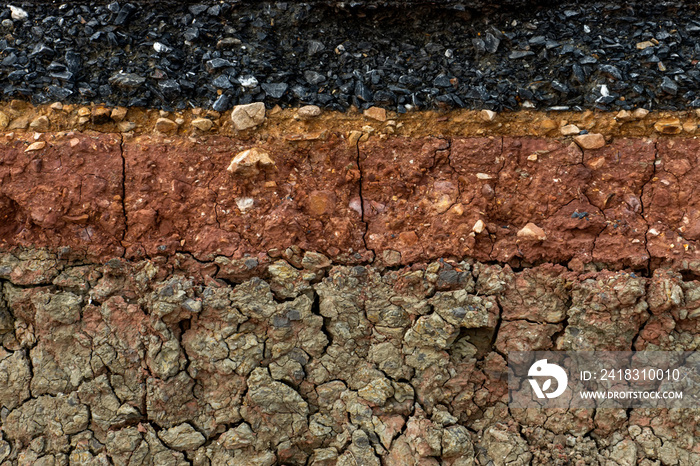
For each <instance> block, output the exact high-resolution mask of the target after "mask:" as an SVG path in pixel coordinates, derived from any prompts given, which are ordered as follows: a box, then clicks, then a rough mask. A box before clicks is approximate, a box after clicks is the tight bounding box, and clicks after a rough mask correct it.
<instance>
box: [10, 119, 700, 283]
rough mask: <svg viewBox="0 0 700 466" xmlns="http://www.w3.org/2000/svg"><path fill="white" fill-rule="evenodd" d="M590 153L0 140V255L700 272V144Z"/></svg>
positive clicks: (627, 141)
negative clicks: (440, 261)
mask: <svg viewBox="0 0 700 466" xmlns="http://www.w3.org/2000/svg"><path fill="white" fill-rule="evenodd" d="M583 141H584V143H585V144H588V143H595V144H598V143H600V144H601V146H600V147H598V146H596V147H598V148H591V149H581V147H580V146H579V145H577V144H576V143H574V142H572V141H571V140H567V139H551V138H531V137H474V138H457V137H453V138H438V137H424V138H405V137H385V138H379V137H368V138H364V137H360V138H358V139H350V138H349V137H348V136H347V135H345V134H339V133H329V134H327V135H326V136H324V137H323V138H319V139H316V140H305V141H296V142H290V141H287V140H284V139H276V138H273V137H268V138H267V139H262V138H261V139H258V140H254V141H251V140H239V139H234V138H230V137H225V136H209V137H201V138H197V137H168V136H163V135H142V136H131V135H122V134H109V133H107V134H101V133H79V132H73V133H47V134H43V135H38V137H36V136H35V135H32V134H23V135H19V134H17V135H14V136H12V137H7V136H6V137H4V138H0V180H1V181H2V183H1V184H0V212H2V219H0V220H1V221H0V248H2V249H3V250H8V249H11V248H13V247H17V246H21V247H49V248H54V249H56V248H67V249H66V251H72V254H75V255H84V256H86V257H91V258H97V259H99V260H106V259H108V258H112V257H125V258H134V259H138V258H145V257H153V256H158V255H169V254H173V253H175V252H187V253H190V254H192V255H194V256H195V257H197V258H198V259H200V260H211V259H212V258H214V257H216V256H227V257H231V258H242V257H245V256H249V257H257V256H261V255H262V256H265V255H270V256H274V254H278V253H279V251H281V250H285V249H286V248H288V247H292V246H296V247H300V248H301V249H303V250H311V251H319V252H322V253H324V254H326V255H328V256H329V257H330V258H331V259H332V260H333V261H335V262H337V263H347V264H353V263H372V262H376V263H383V264H385V265H389V266H393V265H400V264H410V263H414V262H417V261H429V260H432V259H436V258H439V257H452V258H457V259H460V258H474V259H476V260H480V261H485V262H488V261H497V262H499V263H504V264H510V265H512V266H514V267H521V266H527V265H528V264H537V263H544V262H554V263H560V264H569V265H570V266H571V267H574V268H575V269H582V268H583V267H584V266H585V265H586V264H589V263H599V264H605V265H606V266H609V267H611V268H630V269H633V270H645V271H650V270H653V269H655V268H656V267H658V266H661V265H672V266H674V267H676V268H678V269H680V270H687V271H690V272H693V273H694V272H695V271H697V270H700V244H698V240H699V239H700V205H698V200H697V199H698V197H697V195H696V193H695V190H696V186H697V185H698V183H697V179H696V178H697V173H698V171H697V166H698V163H699V161H698V154H699V153H700V141H698V140H696V139H692V138H678V137H676V138H668V139H648V138H615V139H613V140H612V141H610V142H607V143H606V142H605V141H604V140H603V141H601V140H598V139H596V138H595V137H593V138H592V139H584V140H583ZM275 251H277V252H275Z"/></svg>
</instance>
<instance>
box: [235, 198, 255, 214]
mask: <svg viewBox="0 0 700 466" xmlns="http://www.w3.org/2000/svg"><path fill="white" fill-rule="evenodd" d="M254 204H255V200H254V199H253V198H252V197H239V198H237V199H236V205H237V206H238V210H240V211H241V212H242V213H245V211H246V210H248V209H251V208H252V207H253V205H254Z"/></svg>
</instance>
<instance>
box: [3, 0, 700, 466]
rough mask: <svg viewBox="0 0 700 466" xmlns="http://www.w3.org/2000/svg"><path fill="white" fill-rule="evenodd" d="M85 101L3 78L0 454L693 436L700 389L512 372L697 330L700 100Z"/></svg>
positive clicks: (642, 450) (374, 448) (695, 339)
mask: <svg viewBox="0 0 700 466" xmlns="http://www.w3.org/2000/svg"><path fill="white" fill-rule="evenodd" d="M511 3H512V2H509V3H508V4H511ZM110 5H112V7H110V8H111V9H112V10H114V15H115V16H118V13H119V11H120V9H119V8H121V7H119V5H117V7H114V6H113V5H114V4H110ZM480 5H481V4H480ZM122 6H123V5H122ZM404 7H405V6H404ZM15 8H16V7H15ZM234 10H235V9H234ZM399 10H400V8H399ZM21 11H24V10H21ZM197 11H199V10H197ZM204 11H205V10H201V11H200V13H201V14H203V13H202V12H204ZM25 13H26V12H25ZM32 14H34V13H33V12H32ZM498 14H499V15H500V14H507V13H502V12H501V13H498ZM3 15H4V16H6V17H7V18H10V17H12V18H13V21H14V23H13V24H15V25H14V26H13V27H18V26H17V25H18V24H21V23H22V21H32V19H26V18H25V19H18V17H16V16H17V15H19V16H21V14H20V13H17V12H16V11H15V10H11V11H10V10H9V9H8V10H7V11H6V12H3ZM194 16H196V14H195V15H194ZM7 18H6V19H7ZM52 21H53V20H52ZM3 27H5V25H3ZM261 40H263V39H261ZM0 45H2V44H0ZM19 45H21V44H19ZM15 52H16V50H14V51H12V53H15ZM4 53H5V57H6V56H8V55H7V54H8V52H7V51H5V52H4ZM10 97H13V96H10ZM14 97H16V96H14ZM74 100H75V99H73V100H72V101H70V102H68V101H65V102H61V101H56V102H53V103H50V104H49V103H47V104H45V105H36V106H35V105H33V104H31V103H29V102H28V101H27V99H21V98H8V99H6V101H4V102H2V103H0V131H2V133H1V134H0V465H2V466H9V465H13V466H14V465H43V466H49V465H196V466H218V465H241V466H247V465H260V466H262V465H277V464H279V465H316V466H320V465H343V466H350V465H353V466H355V465H357V466H360V465H363V466H372V465H377V466H379V465H385V466H387V465H396V466H399V465H416V466H418V465H420V466H438V465H445V466H477V465H480V466H487V465H494V466H525V465H561V466H564V465H576V466H584V465H599V466H634V465H641V466H662V465H663V466H667V465H681V466H695V465H700V440H699V439H700V408H699V409H641V408H634V409H598V410H594V409H581V408H578V409H577V408H571V409H556V410H555V409H514V408H509V406H508V386H507V357H508V354H509V352H512V351H531V350H559V351H564V350H610V351H625V350H665V351H697V350H698V347H699V346H700V242H699V241H700V198H699V197H698V195H697V192H696V190H697V188H696V187H697V186H698V181H700V174H699V173H700V171H699V168H700V141H698V139H696V137H695V134H696V130H697V128H698V123H699V122H700V114H696V112H695V111H694V110H692V109H691V108H687V109H681V110H673V111H671V110H668V111H656V110H654V109H652V111H651V112H650V111H649V110H648V109H644V108H642V107H638V108H636V109H630V110H625V109H623V110H620V111H617V110H616V111H614V112H601V111H595V110H593V109H589V110H583V109H582V110H581V111H567V112H557V111H537V110H522V109H521V110H519V111H511V112H493V111H491V110H489V109H483V108H478V107H477V108H472V109H469V110H465V109H455V108H453V109H450V110H446V109H444V108H443V109H432V110H421V111H412V112H408V113H402V112H399V111H398V110H397V109H394V108H388V107H387V106H382V105H380V104H377V105H372V106H368V105H367V106H365V107H367V108H364V109H357V108H351V109H349V110H347V111H345V112H337V111H332V110H330V109H328V108H320V107H316V106H303V105H297V106H288V107H286V108H281V107H280V106H277V105H274V103H271V102H268V101H266V102H267V105H265V104H263V103H251V104H246V103H239V105H235V106H232V107H233V108H231V109H229V108H226V109H220V110H215V109H212V108H209V107H201V108H200V107H196V108H190V109H187V110H184V109H183V110H174V109H169V110H168V109H163V108H161V109H157V108H154V107H150V108H149V107H122V106H115V105H108V104H105V103H104V102H97V101H92V102H91V101H89V99H87V98H85V99H84V100H83V101H80V102H75V101H74Z"/></svg>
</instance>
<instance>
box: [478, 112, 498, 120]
mask: <svg viewBox="0 0 700 466" xmlns="http://www.w3.org/2000/svg"><path fill="white" fill-rule="evenodd" d="M479 116H480V117H481V119H482V120H484V121H493V120H495V119H496V112H494V111H493V110H482V111H481V113H479Z"/></svg>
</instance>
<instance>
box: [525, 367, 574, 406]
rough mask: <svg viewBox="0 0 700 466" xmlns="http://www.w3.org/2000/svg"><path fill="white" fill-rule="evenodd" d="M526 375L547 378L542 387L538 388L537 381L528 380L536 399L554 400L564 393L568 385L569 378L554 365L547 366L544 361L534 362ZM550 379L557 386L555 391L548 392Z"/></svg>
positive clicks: (562, 370) (550, 384)
mask: <svg viewBox="0 0 700 466" xmlns="http://www.w3.org/2000/svg"><path fill="white" fill-rule="evenodd" d="M527 375H529V376H530V377H547V379H546V380H544V383H543V384H542V387H540V385H539V383H538V382H537V380H534V379H528V380H529V381H530V385H532V390H534V392H535V395H537V398H556V397H558V396H559V395H561V394H562V393H564V391H565V390H566V385H567V384H568V383H569V377H568V376H567V375H566V371H565V370H564V369H562V368H561V367H560V366H558V365H556V364H549V363H548V362H547V360H546V359H540V360H539V361H535V363H534V364H533V365H532V366H530V370H529V371H528V372H527ZM552 379H554V380H556V381H557V386H556V390H554V391H551V392H550V391H549V390H551V389H552Z"/></svg>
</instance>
